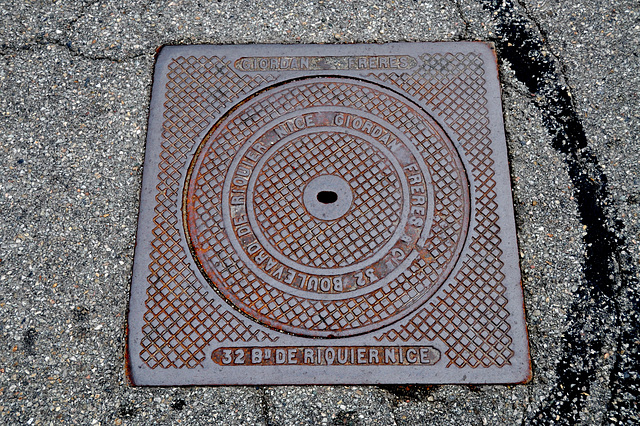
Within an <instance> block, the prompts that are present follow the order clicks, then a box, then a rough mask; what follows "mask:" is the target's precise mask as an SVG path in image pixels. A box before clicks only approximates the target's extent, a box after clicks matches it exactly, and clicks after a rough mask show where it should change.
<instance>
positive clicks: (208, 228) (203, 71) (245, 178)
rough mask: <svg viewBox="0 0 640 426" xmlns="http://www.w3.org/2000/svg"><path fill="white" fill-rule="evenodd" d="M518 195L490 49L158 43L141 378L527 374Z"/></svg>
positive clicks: (139, 284) (398, 379)
mask: <svg viewBox="0 0 640 426" xmlns="http://www.w3.org/2000/svg"><path fill="white" fill-rule="evenodd" d="M511 203H512V201H511V191H510V184H509V174H508V164H507V159H506V144H505V141H504V130H503V124H502V116H501V105H500V96H499V86H498V80H497V72H496V60H495V55H494V53H493V50H492V49H491V47H490V46H488V45H486V44H482V43H413V44H392V45H382V46H371V45H352V46H227V47H222V46H191V47H187V46H184V47H177V46H176V47H168V48H164V49H163V50H162V51H161V52H160V54H159V55H158V59H157V64H156V71H155V75H154V87H153V94H152V101H151V113H150V118H149V130H148V137H147V153H146V160H145V169H144V177H143V191H142V197H141V209H140V218H139V229H138V242H137V246H136V253H135V259H134V273H133V279H132V289H131V302H130V314H129V327H128V330H129V335H128V339H129V340H128V358H129V364H128V366H129V367H128V368H129V372H130V377H131V380H132V382H133V383H135V384H138V385H182V384H286V383H292V384H293V383H301V384H304V383H308V384H312V383H514V382H522V381H525V380H527V379H528V377H529V376H530V365H529V355H528V344H527V337H526V329H525V325H524V313H523V307H522V290H521V288H520V272H519V266H518V256H517V247H516V238H515V226H514V221H513V210H512V204H511Z"/></svg>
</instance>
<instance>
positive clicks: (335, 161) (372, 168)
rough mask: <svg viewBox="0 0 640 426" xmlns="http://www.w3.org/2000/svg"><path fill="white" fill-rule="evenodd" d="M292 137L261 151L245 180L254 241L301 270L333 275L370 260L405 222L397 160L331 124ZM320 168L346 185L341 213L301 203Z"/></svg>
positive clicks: (405, 191)
mask: <svg viewBox="0 0 640 426" xmlns="http://www.w3.org/2000/svg"><path fill="white" fill-rule="evenodd" d="M317 121H318V120H315V121H314V123H315V122H317ZM316 129H317V130H319V131H313V130H316ZM309 131H311V133H308V132H309ZM354 133H355V132H354ZM296 135H300V136H299V137H296ZM292 136H294V137H293V138H292V139H290V138H289V137H287V138H284V139H283V140H282V141H281V142H278V143H277V144H276V145H274V147H273V148H272V149H271V150H270V151H269V152H267V153H266V154H265V156H264V157H263V158H264V159H265V160H266V161H264V162H263V161H260V162H258V164H257V166H256V173H255V174H254V176H255V179H253V178H252V179H250V181H249V185H248V193H249V196H248V197H247V210H248V217H249V221H250V223H252V224H253V225H254V229H255V232H256V238H257V240H258V241H260V242H261V243H262V245H263V246H264V247H265V248H267V249H268V251H269V252H270V253H272V254H273V255H274V256H275V257H276V258H278V259H279V260H281V261H283V262H284V263H285V264H287V265H288V266H290V267H292V268H294V269H296V270H298V271H301V272H305V273H310V274H318V273H319V274H327V273H328V274H331V275H336V274H341V273H345V272H353V271H354V270H356V269H357V268H361V267H364V266H367V265H371V264H372V263H373V262H374V261H375V260H376V259H379V258H380V257H381V256H382V255H383V254H384V251H385V250H387V251H388V250H389V249H390V248H391V246H392V245H393V241H394V239H395V240H397V239H398V238H399V237H400V232H401V231H402V229H398V228H399V227H400V228H401V227H402V226H403V225H404V224H405V223H406V220H407V215H406V214H403V212H406V211H407V210H408V207H409V206H408V185H407V184H406V179H405V181H403V180H402V179H401V178H400V175H401V174H402V168H401V166H400V164H399V163H398V162H397V160H395V159H393V158H392V155H391V154H390V153H388V156H387V155H385V153H383V152H382V151H381V149H384V147H383V146H379V147H376V146H375V145H374V144H373V143H372V142H367V141H365V140H364V139H363V138H361V137H358V136H357V134H353V135H352V134H348V133H345V132H343V131H341V130H340V129H339V128H337V127H328V126H322V127H315V128H313V129H308V130H304V131H300V132H296V133H294V134H293V135H292ZM389 157H391V158H389ZM327 173H331V174H332V176H333V178H334V179H339V180H342V181H344V182H345V183H346V184H347V185H348V188H349V189H350V192H351V194H350V196H351V200H350V203H349V204H348V205H344V204H343V203H338V204H339V207H340V206H344V207H348V208H347V209H346V210H345V211H344V216H343V214H338V215H337V216H335V217H333V216H332V217H331V218H327V219H322V218H318V217H317V216H316V215H314V214H313V212H310V211H309V210H308V208H307V206H305V203H306V201H307V200H305V197H304V191H303V189H304V188H305V187H306V186H307V185H312V186H313V185H314V182H316V179H323V178H322V176H323V175H325V176H326V174H327ZM339 180H338V181H336V182H339ZM344 190H345V191H346V188H345V189H344ZM404 194H407V196H404ZM345 196H349V194H346V195H345ZM345 201H346V200H345ZM311 206H313V203H311ZM318 207H320V206H318ZM322 210H327V208H326V207H325V208H323V209H322ZM335 213H340V212H335ZM341 216H343V217H341ZM381 252H382V253H381Z"/></svg>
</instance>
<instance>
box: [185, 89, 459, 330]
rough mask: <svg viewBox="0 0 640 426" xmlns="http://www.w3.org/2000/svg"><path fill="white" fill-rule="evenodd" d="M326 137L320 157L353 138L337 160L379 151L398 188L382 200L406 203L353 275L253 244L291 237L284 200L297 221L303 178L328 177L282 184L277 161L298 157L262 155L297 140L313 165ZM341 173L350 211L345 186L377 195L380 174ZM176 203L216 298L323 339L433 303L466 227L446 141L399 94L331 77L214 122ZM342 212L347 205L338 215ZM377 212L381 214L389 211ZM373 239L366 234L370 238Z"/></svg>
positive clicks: (295, 226)
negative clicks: (269, 235)
mask: <svg viewBox="0 0 640 426" xmlns="http://www.w3.org/2000/svg"><path fill="white" fill-rule="evenodd" d="M332 137H337V140H333V141H332V142H331V144H325V145H326V149H327V150H328V151H327V152H329V151H330V150H331V148H333V147H335V146H337V145H338V146H340V144H342V145H343V146H349V143H348V141H353V140H356V141H357V143H352V144H351V148H349V149H348V150H347V152H346V153H344V155H342V154H341V156H340V157H345V158H347V159H348V158H349V155H352V156H353V158H352V159H350V161H355V160H354V159H357V158H360V159H362V158H369V157H367V155H369V154H368V153H365V154H364V156H363V155H361V156H360V157H358V155H357V154H355V153H354V152H353V151H354V150H356V147H361V148H362V147H364V148H365V151H366V150H367V149H368V150H369V153H370V152H373V151H376V150H377V152H378V154H377V155H378V156H379V157H380V158H379V160H380V161H381V162H382V163H385V162H389V163H388V164H391V163H393V165H392V166H389V165H388V164H387V165H386V166H385V167H386V168H385V169H386V170H389V171H390V172H393V173H392V174H391V175H393V174H395V175H396V180H397V182H398V183H399V184H400V183H401V185H400V186H399V187H398V186H395V185H392V187H391V188H395V189H391V190H390V192H389V193H388V194H386V195H385V199H386V200H393V199H394V198H397V197H400V198H398V201H397V202H398V203H400V201H401V205H403V206H406V208H404V207H403V209H401V210H402V212H401V216H402V218H404V219H402V218H400V221H398V222H397V223H398V224H397V231H396V232H395V233H394V235H397V238H396V237H395V236H394V237H393V238H391V239H388V240H387V243H386V244H391V245H390V246H387V245H386V244H384V250H382V251H378V252H376V253H375V254H374V255H373V256H372V257H370V258H369V259H370V260H369V261H371V262H372V263H369V264H365V262H366V261H365V262H361V263H358V262H357V260H358V259H354V260H355V261H356V262H355V263H353V264H352V265H351V266H353V269H349V267H342V268H344V269H341V271H342V272H340V273H338V274H336V273H335V271H336V270H338V269H339V268H340V267H339V266H338V267H326V264H322V263H321V264H320V265H318V266H315V265H313V266H311V265H308V266H305V265H304V264H303V262H301V263H297V262H294V263H295V264H294V263H292V262H291V258H290V257H288V256H287V255H286V254H284V251H278V250H273V248H269V245H271V243H270V242H269V241H267V240H268V239H263V238H262V237H260V238H259V235H260V234H261V233H262V234H264V230H266V229H270V227H271V226H273V228H274V229H277V228H278V227H279V228H280V229H279V232H278V234H279V235H289V236H291V237H292V238H293V241H298V240H299V238H300V234H301V232H300V231H301V230H302V229H304V228H302V226H303V225H302V222H300V221H299V220H293V221H289V222H286V225H285V223H283V221H281V220H280V219H279V218H278V216H277V215H278V212H289V213H290V212H291V211H292V209H293V205H292V204H290V203H287V200H288V199H291V200H292V199H294V198H295V200H296V202H297V207H296V209H297V210H296V212H295V214H296V215H298V216H299V215H300V214H301V210H306V207H305V200H304V189H305V187H306V186H305V185H304V184H303V183H305V182H306V184H308V183H309V182H312V181H313V179H314V178H317V177H319V176H323V175H335V174H334V173H332V172H327V171H326V170H324V169H323V167H324V166H322V167H320V166H319V169H318V170H316V173H315V174H313V175H312V176H311V175H310V176H308V178H306V180H301V181H300V182H297V181H295V180H293V181H291V182H287V183H286V184H284V182H285V180H286V176H289V175H295V173H292V170H293V168H292V167H290V168H291V170H289V169H288V168H287V165H289V166H290V165H291V164H292V163H293V159H294V158H296V157H295V155H303V156H304V155H305V154H302V150H301V149H297V150H292V151H290V155H287V156H283V157H282V158H283V159H281V160H278V162H276V163H278V164H276V163H273V166H274V167H271V165H270V164H269V160H270V159H272V158H276V157H274V155H275V154H277V153H278V152H281V150H286V149H288V147H291V146H294V145H295V143H296V141H300V140H303V139H304V138H316V145H315V148H317V150H316V151H315V152H307V154H308V155H309V158H311V159H313V158H315V159H316V160H317V159H318V158H322V157H323V155H322V150H321V149H320V145H319V144H321V143H322V142H321V141H322V140H323V138H325V139H326V138H332ZM312 145H313V144H312ZM325 145H322V146H323V147H324V146H325ZM330 147H331V148H330ZM372 147H373V148H372ZM300 148H302V147H300ZM374 148H375V149H374ZM312 149H313V148H312ZM299 158H303V157H299ZM331 158H333V157H331ZM310 161H311V160H310ZM374 163H375V162H374ZM382 163H378V164H382ZM267 166H268V167H267ZM371 170H373V168H371ZM267 174H270V176H267ZM391 175H389V176H391ZM340 176H341V177H340V178H341V179H344V180H345V181H347V182H349V184H350V187H351V190H352V193H353V194H354V195H353V197H354V199H353V201H352V204H353V203H355V200H356V198H357V194H355V193H354V192H353V191H354V188H355V189H356V190H357V189H358V188H359V189H362V188H365V187H367V188H374V192H373V193H374V194H375V191H376V189H375V188H376V184H374V183H375V181H376V177H379V176H380V173H377V174H376V175H372V176H368V175H367V174H366V172H363V175H362V180H361V182H358V185H355V186H354V185H352V184H351V181H350V180H348V179H346V178H344V176H342V175H340ZM296 182H297V183H296ZM285 186H286V187H287V190H289V191H292V193H294V192H295V191H294V189H295V188H298V192H295V194H297V195H295V197H294V196H291V197H289V198H287V197H284V198H283V197H281V196H280V197H278V196H274V195H273V194H275V193H276V192H277V191H278V190H279V188H278V187H280V189H282V188H284V187H285ZM250 188H251V189H250ZM399 188H403V189H401V190H400V189H399ZM382 189H383V186H379V190H382ZM322 190H325V189H322ZM322 190H321V191H322ZM329 191H331V189H329ZM335 193H336V195H337V196H339V194H338V191H335ZM260 197H262V198H265V197H266V198H269V197H275V198H274V200H275V202H276V203H277V205H278V206H279V207H278V208H274V209H271V210H270V212H267V211H266V210H264V208H263V207H262V204H260V203H258V204H259V206H261V207H257V204H256V201H257V200H259V199H260ZM375 199H376V198H375V197H373V198H372V200H371V203H370V204H371V205H369V206H368V207H369V208H371V209H372V211H375V209H376V207H377V206H376V203H375V201H374V200H375ZM184 201H185V204H184V209H185V214H184V218H185V223H186V230H187V234H188V240H189V244H190V246H191V249H192V253H193V255H194V257H195V259H196V260H197V263H198V265H199V267H200V268H201V270H202V272H203V273H204V275H205V276H206V277H207V279H208V280H209V282H210V283H211V285H212V287H213V288H214V289H215V290H216V291H218V292H219V293H220V294H221V295H222V296H224V297H225V298H226V300H227V301H228V302H229V303H231V304H233V305H235V306H236V307H237V308H238V310H240V311H241V312H243V313H244V314H246V315H247V316H248V317H250V318H252V319H253V320H255V321H258V322H260V323H262V324H265V325H267V326H270V327H273V328H276V329H279V330H283V331H287V332H290V333H294V334H299V335H305V336H314V337H327V338H329V337H343V336H350V335H355V334H360V333H364V332H368V331H371V330H374V329H377V328H380V327H383V326H384V325H387V324H390V323H391V322H394V321H396V320H398V319H400V318H402V317H403V316H404V315H406V314H407V313H408V312H410V309H411V308H412V307H416V306H418V305H419V304H421V303H423V302H424V301H425V300H427V299H428V298H429V297H431V296H432V295H433V293H434V292H435V291H436V290H437V288H438V287H439V286H440V285H441V284H442V282H443V281H444V280H445V279H446V278H447V276H448V275H449V273H450V272H451V270H452V268H453V267H454V265H455V263H456V261H457V258H458V255H459V253H460V250H461V249H462V246H463V244H464V240H465V236H466V231H467V227H468V220H469V211H468V210H469V195H468V187H467V179H466V176H465V171H464V168H463V166H462V163H461V161H460V158H459V156H458V154H457V152H456V150H455V148H454V146H453V144H452V142H451V141H450V140H449V139H448V137H447V136H446V135H445V133H444V132H443V131H442V130H441V129H440V128H439V126H438V125H437V124H436V123H435V122H434V121H433V119H432V118H431V117H430V116H429V115H428V114H426V113H425V112H424V111H422V110H421V109H420V108H419V107H417V106H416V105H415V104H413V103H411V102H410V101H408V100H407V99H405V98H402V97H401V96H399V95H397V94H395V93H393V92H390V91H388V90H386V89H383V88H381V87H379V86H376V85H374V84H371V83H366V82H362V81H358V80H353V79H347V78H333V77H318V78H308V79H302V80H297V81H292V82H288V83H285V84H282V85H279V86H274V87H272V88H270V89H267V90H265V91H263V92H261V93H260V94H258V95H256V96H254V97H252V98H250V99H248V100H246V101H245V102H243V103H241V104H240V105H238V106H237V107H236V108H235V109H233V110H232V111H231V112H230V113H229V114H228V115H227V116H225V117H223V118H222V119H221V120H220V121H219V122H218V123H217V124H216V125H215V126H214V128H213V129H212V131H211V132H210V133H209V134H208V135H207V136H206V137H205V139H204V141H203V142H202V144H201V145H200V147H199V149H198V152H197V153H196V155H195V157H194V161H193V162H192V164H191V168H190V173H189V176H187V185H186V188H185V196H184ZM378 201H379V199H378ZM336 202H337V200H336ZM274 205H275V204H274ZM351 209H353V206H352V207H350V208H349V209H348V210H347V212H346V213H345V214H348V212H350V211H351ZM251 210H252V211H253V213H252V214H251V215H250V211H251ZM267 213H268V214H267ZM382 213H383V215H389V214H391V213H390V212H389V211H388V209H386V210H385V211H384V212H382ZM274 215H275V217H274ZM250 216H253V217H254V219H251V220H250V218H249V217H250ZM316 219H317V218H316ZM339 220H340V218H336V219H333V221H339ZM265 221H269V222H270V223H271V224H267V223H266V222H265ZM318 222H323V221H321V220H318ZM323 223H324V222H323ZM368 227H370V225H363V228H362V231H361V232H362V233H363V235H364V234H365V233H366V232H365V231H371V229H372V228H370V229H367V228H368ZM381 229H382V228H381ZM380 232H382V231H381V230H376V231H371V233H370V235H371V236H374V235H375V236H377V235H379V233H380ZM274 235H275V234H274ZM345 235H346V234H345ZM341 238H344V236H343V237H340V234H338V233H336V234H335V235H334V241H332V243H333V244H339V243H340V242H341V241H343V240H342V239H341ZM351 238H355V236H354V235H352V236H351ZM263 240H264V241H263ZM285 241H286V239H285ZM290 241H292V240H291V239H290ZM314 241H315V240H314ZM316 242H317V241H316ZM381 243H382V241H381V242H379V243H378V247H379V245H380V244H381ZM309 244H312V243H309ZM374 245H375V244H374ZM276 246H277V245H276ZM278 248H281V247H278ZM276 251H278V253H279V254H278V256H276ZM326 259H327V257H326V256H325V261H326ZM285 261H286V262H285ZM358 265H362V266H358ZM303 267H311V268H312V269H311V271H312V272H308V271H309V270H307V269H305V270H304V271H301V270H302V269H303ZM323 268H324V271H326V272H323Z"/></svg>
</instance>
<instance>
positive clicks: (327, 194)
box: [316, 191, 338, 204]
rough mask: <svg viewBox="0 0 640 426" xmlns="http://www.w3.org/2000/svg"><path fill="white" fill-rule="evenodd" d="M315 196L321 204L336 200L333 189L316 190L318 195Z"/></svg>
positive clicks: (336, 196)
mask: <svg viewBox="0 0 640 426" xmlns="http://www.w3.org/2000/svg"><path fill="white" fill-rule="evenodd" d="M316 198H317V199H318V201H320V202H321V203H322V204H331V203H335V202H336V201H338V194H336V193H335V192H333V191H320V192H318V195H317V196H316Z"/></svg>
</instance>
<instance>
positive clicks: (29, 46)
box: [0, 37, 152, 63]
mask: <svg viewBox="0 0 640 426" xmlns="http://www.w3.org/2000/svg"><path fill="white" fill-rule="evenodd" d="M49 46H55V47H61V48H63V49H65V50H66V51H68V52H69V54H70V55H71V56H74V57H76V58H82V59H86V60H89V61H108V62H115V63H124V62H128V61H131V60H135V59H139V58H142V57H145V56H148V55H152V53H146V52H139V53H135V54H133V55H127V56H124V57H120V58H117V57H112V56H108V55H89V54H87V53H83V52H81V51H80V50H79V49H76V48H74V47H73V46H72V44H71V42H67V43H65V42H63V41H61V40H56V39H52V38H45V37H41V38H38V39H36V40H34V41H33V42H31V43H25V44H21V45H10V44H2V45H0V57H2V56H10V55H11V54H13V53H18V52H35V51H37V50H39V49H43V48H46V47H49Z"/></svg>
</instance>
